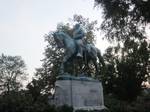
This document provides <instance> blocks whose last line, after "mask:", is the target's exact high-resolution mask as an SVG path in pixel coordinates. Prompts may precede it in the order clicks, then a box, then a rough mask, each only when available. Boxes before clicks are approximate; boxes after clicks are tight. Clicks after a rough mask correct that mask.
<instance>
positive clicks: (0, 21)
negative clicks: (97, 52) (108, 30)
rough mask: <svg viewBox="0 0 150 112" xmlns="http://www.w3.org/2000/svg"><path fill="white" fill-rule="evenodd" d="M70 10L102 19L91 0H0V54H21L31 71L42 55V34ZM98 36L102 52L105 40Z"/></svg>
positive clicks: (69, 13)
mask: <svg viewBox="0 0 150 112" xmlns="http://www.w3.org/2000/svg"><path fill="white" fill-rule="evenodd" d="M74 14H78V15H82V16H83V17H86V18H90V20H98V21H99V23H100V22H101V21H102V15H101V11H100V9H97V8H94V0H0V54H1V53H4V54H6V55H12V56H14V55H20V56H22V58H23V59H24V61H25V63H26V65H27V69H28V73H29V74H32V73H33V72H34V70H35V68H38V67H40V65H41V61H40V60H41V59H43V52H44V47H45V45H46V43H45V42H44V35H45V34H46V33H48V32H49V31H53V30H55V29H56V26H57V24H58V23H59V22H67V21H68V18H72V17H73V15H74ZM98 38H99V39H98V41H97V46H98V47H99V48H100V49H101V50H102V52H104V49H105V48H106V47H107V43H106V42H102V41H101V38H100V35H99V34H98Z"/></svg>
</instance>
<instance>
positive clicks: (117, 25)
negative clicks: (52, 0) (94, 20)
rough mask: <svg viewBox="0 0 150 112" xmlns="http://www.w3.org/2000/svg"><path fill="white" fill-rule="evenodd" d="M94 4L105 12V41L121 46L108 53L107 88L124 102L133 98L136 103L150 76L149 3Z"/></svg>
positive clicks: (106, 0)
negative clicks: (147, 33) (147, 26)
mask: <svg viewBox="0 0 150 112" xmlns="http://www.w3.org/2000/svg"><path fill="white" fill-rule="evenodd" d="M95 3H96V6H99V5H101V6H102V8H103V14H104V16H103V17H104V21H103V22H102V24H101V29H102V30H103V31H104V32H105V38H107V39H108V40H109V41H110V42H114V41H115V42H116V43H117V44H118V46H116V47H112V48H109V49H107V52H106V53H105V59H106V60H107V62H109V65H108V67H107V69H108V70H109V71H108V70H106V77H105V79H106V80H107V81H106V83H107V87H108V88H109V89H110V88H111V89H110V90H112V92H115V91H117V92H115V93H116V94H118V96H119V97H120V98H122V99H123V97H124V99H128V98H131V97H130V96H133V99H134V98H136V96H137V95H139V93H140V91H141V83H142V82H143V81H145V80H146V79H147V77H148V76H149V75H150V74H148V73H149V70H148V67H149V66H150V62H149V59H150V52H149V46H150V44H149V42H148V40H147V37H146V33H145V27H146V25H147V23H148V22H150V12H149V8H150V1H149V0H95ZM114 88H116V89H115V90H114ZM131 88H132V89H131ZM133 90H134V91H133ZM119 91H120V93H119ZM134 96H135V97H134ZM131 100H132V98H131Z"/></svg>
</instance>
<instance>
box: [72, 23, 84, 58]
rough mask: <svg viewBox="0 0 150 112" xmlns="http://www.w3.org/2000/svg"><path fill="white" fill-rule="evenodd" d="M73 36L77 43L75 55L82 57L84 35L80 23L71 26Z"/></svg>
mask: <svg viewBox="0 0 150 112" xmlns="http://www.w3.org/2000/svg"><path fill="white" fill-rule="evenodd" d="M73 30H74V32H73V38H74V39H75V41H76V44H77V56H78V57H81V58H82V57H83V46H84V44H83V39H84V37H85V33H84V31H83V29H82V28H81V26H80V24H76V25H75V26H74V28H73Z"/></svg>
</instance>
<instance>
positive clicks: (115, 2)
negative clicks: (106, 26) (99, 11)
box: [95, 0, 150, 22]
mask: <svg viewBox="0 0 150 112" xmlns="http://www.w3.org/2000/svg"><path fill="white" fill-rule="evenodd" d="M95 3H96V5H101V6H102V7H103V9H104V14H105V18H124V17H126V16H131V17H133V19H134V20H136V21H143V22H150V12H149V9H150V1H149V0H95Z"/></svg>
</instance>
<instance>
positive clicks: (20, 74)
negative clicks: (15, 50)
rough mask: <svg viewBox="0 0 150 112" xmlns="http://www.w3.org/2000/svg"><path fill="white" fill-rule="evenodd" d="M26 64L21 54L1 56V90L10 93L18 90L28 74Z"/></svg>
mask: <svg viewBox="0 0 150 112" xmlns="http://www.w3.org/2000/svg"><path fill="white" fill-rule="evenodd" d="M25 71H26V66H25V63H24V61H23V60H22V58H21V57H20V56H7V55H4V54H2V55H1V56H0V89H1V92H7V93H9V92H10V91H12V90H18V89H19V88H20V87H21V85H22V80H24V79H25V78H26V76H27V73H26V72H25Z"/></svg>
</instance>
